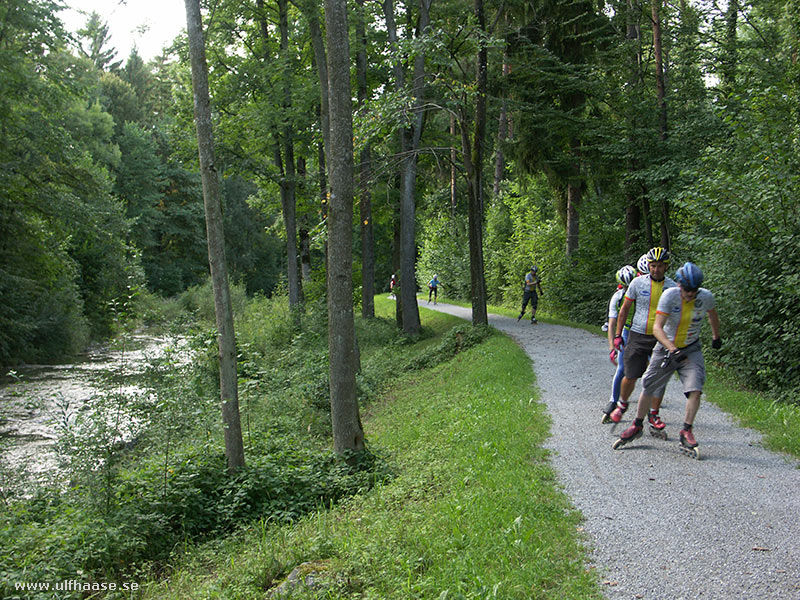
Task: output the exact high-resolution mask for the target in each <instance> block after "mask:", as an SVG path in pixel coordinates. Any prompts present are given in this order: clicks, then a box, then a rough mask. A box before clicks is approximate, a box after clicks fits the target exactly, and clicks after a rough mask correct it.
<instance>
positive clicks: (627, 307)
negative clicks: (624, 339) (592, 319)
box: [608, 296, 633, 341]
mask: <svg viewBox="0 0 800 600" xmlns="http://www.w3.org/2000/svg"><path fill="white" fill-rule="evenodd" d="M632 304H633V300H631V299H630V298H628V297H627V296H625V300H624V301H623V302H622V306H620V308H619V316H618V317H617V322H616V323H615V325H614V329H613V330H612V329H611V327H610V326H609V328H608V334H609V335H611V332H612V331H613V332H614V337H620V336H621V335H622V327H623V325H625V322H626V321H627V320H628V313H629V312H631V305H632ZM618 329H619V331H617V330H618ZM612 341H613V339H612Z"/></svg>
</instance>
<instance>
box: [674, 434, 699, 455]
mask: <svg viewBox="0 0 800 600" xmlns="http://www.w3.org/2000/svg"><path fill="white" fill-rule="evenodd" d="M678 436H679V437H680V444H679V448H680V450H681V452H682V453H683V454H685V455H686V456H688V457H689V458H694V459H695V460H700V449H699V448H698V447H697V446H698V443H697V440H696V439H694V434H693V433H692V430H691V429H681V431H680V433H679V434H678Z"/></svg>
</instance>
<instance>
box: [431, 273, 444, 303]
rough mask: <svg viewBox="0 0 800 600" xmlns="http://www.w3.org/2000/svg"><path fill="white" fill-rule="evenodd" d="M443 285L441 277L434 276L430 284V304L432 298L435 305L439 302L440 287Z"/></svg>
mask: <svg viewBox="0 0 800 600" xmlns="http://www.w3.org/2000/svg"><path fill="white" fill-rule="evenodd" d="M440 285H442V282H441V281H439V276H438V275H435V274H434V276H433V279H431V280H430V281H429V282H428V304H430V303H431V297H433V303H434V304H436V303H437V302H438V300H439V286H440Z"/></svg>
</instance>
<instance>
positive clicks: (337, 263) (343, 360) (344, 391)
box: [187, 0, 364, 454]
mask: <svg viewBox="0 0 800 600" xmlns="http://www.w3.org/2000/svg"><path fill="white" fill-rule="evenodd" d="M187 1H188V0H187ZM325 24H326V27H327V41H328V90H329V107H330V119H329V121H330V127H331V130H330V135H331V154H330V155H329V156H328V167H329V173H330V186H331V198H330V206H329V213H328V347H329V357H330V359H329V360H330V393H331V421H332V424H333V446H334V450H335V451H336V452H337V453H339V454H343V453H345V452H347V451H361V450H363V449H364V431H363V429H362V427H361V418H360V416H359V412H358V397H357V395H356V360H357V359H356V339H355V322H354V316H353V279H352V277H353V276H352V265H353V254H352V252H353V251H352V240H353V231H352V223H353V197H354V185H353V173H354V164H353V162H354V161H353V110H352V101H351V90H350V44H349V41H348V36H349V31H348V26H347V2H346V0H325Z"/></svg>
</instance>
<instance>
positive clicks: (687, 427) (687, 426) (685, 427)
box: [683, 423, 692, 431]
mask: <svg viewBox="0 0 800 600" xmlns="http://www.w3.org/2000/svg"><path fill="white" fill-rule="evenodd" d="M683 430H684V431H691V430H692V424H691V423H684V424H683Z"/></svg>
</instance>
